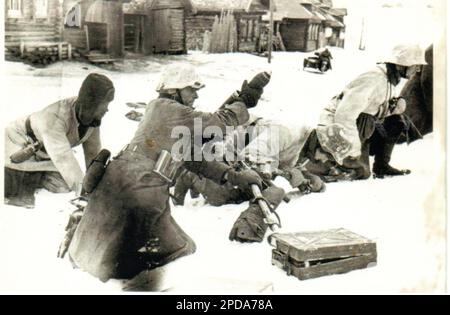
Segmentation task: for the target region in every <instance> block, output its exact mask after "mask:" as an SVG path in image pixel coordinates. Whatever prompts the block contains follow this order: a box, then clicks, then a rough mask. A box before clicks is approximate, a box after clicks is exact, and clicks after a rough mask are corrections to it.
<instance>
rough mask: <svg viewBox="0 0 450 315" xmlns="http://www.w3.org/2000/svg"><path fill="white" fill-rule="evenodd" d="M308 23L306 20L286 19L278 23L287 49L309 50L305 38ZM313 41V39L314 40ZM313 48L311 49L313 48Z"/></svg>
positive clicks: (308, 44)
mask: <svg viewBox="0 0 450 315" xmlns="http://www.w3.org/2000/svg"><path fill="white" fill-rule="evenodd" d="M307 31H308V24H307V22H306V21H304V22H303V21H288V22H282V23H281V25H280V33H281V37H282V38H283V42H284V45H285V46H286V50H287V51H310V50H308V49H310V47H311V46H310V45H311V44H310V43H308V41H307V40H306V39H307ZM314 43H315V41H314ZM314 49H315V48H314ZM314 49H313V50H314Z"/></svg>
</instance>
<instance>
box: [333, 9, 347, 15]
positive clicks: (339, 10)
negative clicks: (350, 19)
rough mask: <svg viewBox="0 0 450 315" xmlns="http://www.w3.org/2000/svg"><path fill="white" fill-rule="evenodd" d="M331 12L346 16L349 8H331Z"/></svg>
mask: <svg viewBox="0 0 450 315" xmlns="http://www.w3.org/2000/svg"><path fill="white" fill-rule="evenodd" d="M330 13H331V14H332V15H334V16H346V15H347V9H346V8H331V9H330Z"/></svg>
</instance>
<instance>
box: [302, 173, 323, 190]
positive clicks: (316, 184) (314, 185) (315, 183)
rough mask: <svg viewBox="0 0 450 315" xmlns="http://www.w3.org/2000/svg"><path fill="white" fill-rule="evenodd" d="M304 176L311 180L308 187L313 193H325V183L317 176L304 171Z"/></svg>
mask: <svg viewBox="0 0 450 315" xmlns="http://www.w3.org/2000/svg"><path fill="white" fill-rule="evenodd" d="M303 175H304V176H305V178H306V179H308V180H309V184H308V187H309V189H310V190H311V192H315V193H321V192H324V191H325V188H326V186H325V182H324V181H323V180H322V179H321V178H320V177H319V176H317V175H314V174H312V173H310V172H308V171H303Z"/></svg>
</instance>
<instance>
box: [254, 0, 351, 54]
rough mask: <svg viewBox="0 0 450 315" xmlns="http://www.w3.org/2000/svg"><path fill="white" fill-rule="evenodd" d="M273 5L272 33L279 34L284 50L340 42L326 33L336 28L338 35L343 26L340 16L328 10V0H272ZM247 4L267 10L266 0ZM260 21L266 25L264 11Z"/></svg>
mask: <svg viewBox="0 0 450 315" xmlns="http://www.w3.org/2000/svg"><path fill="white" fill-rule="evenodd" d="M273 5H274V29H273V33H274V34H275V35H279V37H281V40H282V42H283V44H284V47H285V49H286V50H287V51H304V52H309V51H313V50H316V49H319V48H322V47H324V46H326V45H329V44H332V45H333V44H335V43H341V42H340V41H333V40H330V37H332V36H336V35H333V34H336V32H338V34H339V35H338V36H339V37H340V38H342V36H343V31H342V30H343V29H344V28H345V25H344V23H343V19H342V21H340V20H338V19H336V17H335V16H333V15H332V14H331V12H332V2H331V1H330V0H297V1H292V0H273ZM251 7H254V8H259V9H264V10H265V11H266V12H268V11H269V7H270V1H269V0H254V1H253V2H252V4H251ZM339 12H341V11H339ZM339 14H341V13H339ZM263 22H264V23H266V25H268V23H269V14H268V13H267V14H266V15H264V16H263ZM336 30H337V31H336ZM336 46H340V45H336Z"/></svg>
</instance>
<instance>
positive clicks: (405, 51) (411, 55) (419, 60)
mask: <svg viewBox="0 0 450 315" xmlns="http://www.w3.org/2000/svg"><path fill="white" fill-rule="evenodd" d="M383 62H384V63H393V64H396V65H399V66H405V67H410V66H414V65H426V64H427V62H426V61H425V51H424V50H423V49H422V48H420V46H419V45H398V46H395V47H394V49H393V50H392V52H391V55H390V56H389V57H387V58H386V60H383Z"/></svg>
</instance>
